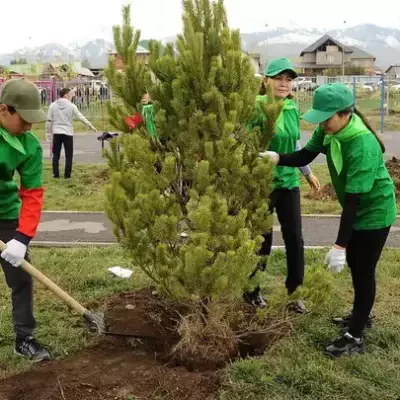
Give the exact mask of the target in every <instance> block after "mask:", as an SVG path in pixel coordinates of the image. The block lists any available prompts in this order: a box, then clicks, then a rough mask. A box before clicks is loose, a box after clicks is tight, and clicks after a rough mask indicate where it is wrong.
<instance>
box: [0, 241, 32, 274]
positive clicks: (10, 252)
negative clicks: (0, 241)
mask: <svg viewBox="0 0 400 400" xmlns="http://www.w3.org/2000/svg"><path fill="white" fill-rule="evenodd" d="M26 250H27V246H25V245H24V244H23V243H21V242H19V241H18V240H15V239H12V240H10V241H9V242H8V243H7V248H6V249H5V250H4V251H3V252H2V253H1V258H4V260H6V261H7V262H8V263H10V264H11V265H12V266H13V267H19V266H20V265H21V264H22V261H23V260H24V258H25V255H26Z"/></svg>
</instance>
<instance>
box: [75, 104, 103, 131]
mask: <svg viewBox="0 0 400 400" xmlns="http://www.w3.org/2000/svg"><path fill="white" fill-rule="evenodd" d="M72 106H73V109H74V118H76V119H78V120H79V121H81V122H82V123H84V124H85V125H86V126H87V127H88V128H89V129H91V130H92V131H94V132H97V129H96V128H95V127H94V126H93V125H92V123H91V122H90V121H88V120H87V119H86V118H85V116H84V115H83V114H82V113H81V112H80V111H79V110H78V107H77V106H76V105H75V104H73V105H72Z"/></svg>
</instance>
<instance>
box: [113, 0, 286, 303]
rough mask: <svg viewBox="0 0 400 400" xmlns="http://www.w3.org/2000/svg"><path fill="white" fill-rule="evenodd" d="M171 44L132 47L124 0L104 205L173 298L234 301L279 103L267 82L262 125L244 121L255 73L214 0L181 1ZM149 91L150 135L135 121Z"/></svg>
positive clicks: (253, 250)
mask: <svg viewBox="0 0 400 400" xmlns="http://www.w3.org/2000/svg"><path fill="white" fill-rule="evenodd" d="M182 18H183V33H182V34H181V35H179V36H178V38H177V42H176V46H174V45H172V44H168V45H167V46H165V47H163V46H161V44H160V43H159V42H156V41H151V42H150V44H149V47H150V59H149V65H148V66H146V65H145V64H144V63H142V62H140V61H139V60H138V59H137V57H136V49H137V46H138V43H139V40H140V31H135V30H134V29H133V28H132V27H131V22H130V7H129V6H126V7H124V8H123V24H122V27H115V28H114V41H115V47H116V49H117V53H118V55H119V56H120V58H121V60H122V63H123V65H124V71H122V72H119V71H118V70H117V65H116V60H115V59H110V63H109V67H108V70H107V72H106V75H107V78H108V81H109V84H110V86H111V88H112V91H113V96H114V98H115V99H116V100H115V101H114V102H113V104H109V106H108V108H109V115H110V121H111V123H112V124H113V125H114V126H115V127H116V128H117V129H118V130H120V131H121V132H124V134H122V135H121V137H120V138H119V139H118V141H114V142H112V145H111V150H110V151H109V152H108V154H107V157H108V161H109V166H110V168H111V170H112V178H111V183H110V185H109V187H108V188H107V191H106V193H107V201H106V210H107V214H108V216H109V218H110V220H111V221H112V222H113V225H114V232H115V235H116V237H117V239H118V241H119V242H120V243H121V244H122V245H123V247H124V248H125V249H126V250H127V251H128V252H129V254H130V255H131V256H132V259H133V263H134V264H135V265H136V266H138V267H140V268H141V269H142V270H143V271H144V272H145V273H146V274H147V275H148V276H149V277H150V278H151V279H152V280H153V281H154V283H155V284H156V285H157V287H158V289H159V290H161V291H163V292H164V293H167V294H168V295H170V296H172V297H174V298H180V299H186V300H193V301H199V300H205V299H207V301H210V300H214V301H218V300H234V299H237V298H240V297H241V295H242V293H243V291H244V290H245V289H249V288H250V286H251V285H254V284H255V283H256V282H250V281H249V276H250V274H251V273H252V272H253V270H254V269H255V268H256V266H257V263H258V261H259V257H258V256H257V252H258V250H259V249H260V246H261V243H262V237H261V234H262V233H263V232H266V231H267V230H268V229H269V228H270V226H271V219H270V216H269V213H268V203H267V199H268V197H269V194H270V191H271V185H270V183H271V174H272V166H271V164H270V163H269V161H268V160H266V159H262V158H260V157H259V156H258V153H259V152H260V151H264V150H265V149H266V147H267V145H268V143H269V141H270V140H271V138H272V134H273V126H274V123H275V121H276V119H277V116H278V115H279V112H280V110H281V107H282V105H281V103H280V102H276V101H275V100H274V96H273V95H272V93H271V91H270V89H269V99H270V100H269V101H268V103H267V105H266V107H265V110H263V111H264V112H265V113H266V115H268V119H267V123H266V131H264V132H260V130H258V129H255V130H249V128H248V122H249V121H250V120H252V119H253V118H254V112H255V97H256V95H257V91H258V82H257V80H256V78H255V73H254V70H253V68H252V66H251V63H250V60H249V58H248V57H247V56H246V55H244V53H243V51H242V49H241V39H240V34H239V31H236V30H231V29H229V27H228V23H227V17H226V12H225V8H224V4H223V1H222V0H218V1H214V2H212V1H211V0H183V17H182ZM146 93H149V94H150V98H151V100H152V104H153V106H154V109H155V128H156V132H157V135H156V136H155V135H150V134H149V132H148V129H146V124H144V123H142V124H137V125H136V126H132V125H130V124H129V123H128V122H127V119H126V117H127V116H128V115H132V114H133V115H140V114H141V112H142V105H141V99H142V96H143V95H144V94H146Z"/></svg>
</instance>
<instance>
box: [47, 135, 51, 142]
mask: <svg viewBox="0 0 400 400" xmlns="http://www.w3.org/2000/svg"><path fill="white" fill-rule="evenodd" d="M51 137H52V134H51V133H47V134H46V141H47V142H51Z"/></svg>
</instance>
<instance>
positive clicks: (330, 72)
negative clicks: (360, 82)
mask: <svg viewBox="0 0 400 400" xmlns="http://www.w3.org/2000/svg"><path fill="white" fill-rule="evenodd" d="M342 72H343V71H342V68H341V67H339V68H327V69H324V71H323V74H324V75H325V76H341V75H342ZM366 72H367V71H366V69H365V68H364V67H354V66H352V67H348V66H347V67H344V74H345V75H365V74H366Z"/></svg>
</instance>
